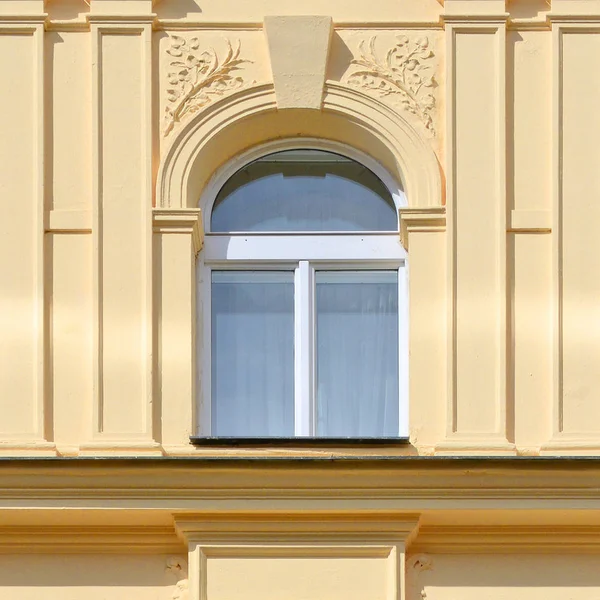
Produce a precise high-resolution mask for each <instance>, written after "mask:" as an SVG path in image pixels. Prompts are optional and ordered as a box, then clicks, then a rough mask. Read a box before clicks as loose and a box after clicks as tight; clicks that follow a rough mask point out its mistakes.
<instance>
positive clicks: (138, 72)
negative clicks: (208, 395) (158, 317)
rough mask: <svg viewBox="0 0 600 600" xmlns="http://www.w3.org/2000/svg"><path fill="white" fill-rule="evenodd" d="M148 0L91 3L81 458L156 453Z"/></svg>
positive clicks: (150, 26) (150, 7) (150, 28)
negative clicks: (89, 278)
mask: <svg viewBox="0 0 600 600" xmlns="http://www.w3.org/2000/svg"><path fill="white" fill-rule="evenodd" d="M151 10H152V4H151V2H150V1H149V0H126V1H120V0H119V1H113V0H92V4H91V11H90V15H89V22H90V27H91V40H92V105H93V108H92V128H93V137H92V165H93V167H92V168H93V196H92V239H93V243H92V246H93V273H94V275H93V299H94V377H93V405H92V407H91V408H92V410H91V423H90V425H91V436H90V440H89V442H88V443H86V444H84V445H83V446H82V447H81V451H82V452H84V453H85V452H88V451H89V452H93V453H98V452H103V451H106V452H107V453H124V454H127V453H135V454H140V453H150V454H154V453H160V446H159V444H158V442H157V439H156V437H157V432H156V422H157V420H158V419H157V414H156V411H157V410H158V408H159V407H157V406H156V404H155V403H153V385H154V374H153V339H154V334H153V307H152V290H153V283H152V198H153V191H152V180H153V175H152V173H153V168H152V155H153V152H152V145H153V133H152V132H153V119H152V98H153V93H152V23H153V20H154V15H153V14H152V12H151Z"/></svg>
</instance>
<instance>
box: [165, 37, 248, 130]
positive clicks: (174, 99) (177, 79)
mask: <svg viewBox="0 0 600 600" xmlns="http://www.w3.org/2000/svg"><path fill="white" fill-rule="evenodd" d="M199 47H200V44H199V42H198V38H192V39H190V40H189V41H188V40H185V39H184V38H182V37H180V36H178V35H173V36H171V37H170V40H169V47H168V48H167V54H169V55H170V56H171V57H173V60H171V62H170V63H169V67H170V69H169V72H168V73H167V82H168V84H169V88H168V89H167V102H169V103H170V105H168V106H166V107H165V117H164V121H165V124H164V135H165V136H167V135H169V133H171V131H172V130H173V127H175V125H176V124H177V123H179V122H180V121H182V120H183V119H184V118H185V117H186V116H188V115H191V114H194V113H196V112H198V111H199V110H200V109H201V108H202V107H204V106H206V105H207V104H209V103H210V102H211V101H212V100H213V99H214V98H215V97H217V96H223V95H224V94H226V93H228V92H231V91H233V90H236V89H239V88H241V87H243V86H244V85H245V82H244V79H243V78H242V77H240V76H235V75H233V74H232V73H233V72H234V71H236V70H239V69H240V68H241V65H243V64H244V63H249V62H252V61H249V60H245V59H242V58H240V47H241V46H240V42H239V41H238V42H237V43H236V45H235V47H234V46H232V45H231V43H230V42H229V40H227V52H226V54H225V56H224V57H223V58H222V59H220V58H219V55H218V54H217V52H216V50H215V49H214V48H210V49H209V50H205V51H203V52H198V49H199Z"/></svg>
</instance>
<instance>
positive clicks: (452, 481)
mask: <svg viewBox="0 0 600 600" xmlns="http://www.w3.org/2000/svg"><path fill="white" fill-rule="evenodd" d="M0 477H1V478H2V486H1V487H0V507H11V506H19V507H23V508H36V507H37V508H54V507H65V508H81V507H85V508H99V509H106V508H131V509H138V508H157V509H164V510H169V511H172V510H175V511H178V510H182V511H186V510H241V509H244V510H265V509H266V510H309V509H310V510H400V511H406V512H410V511H415V510H417V511H421V510H464V509H469V510H476V509H489V510H515V509H527V510H529V509H532V508H544V509H556V510H570V509H600V487H599V486H598V484H597V482H598V481H600V460H598V459H597V458H582V457H577V458H575V457H574V458H564V459H557V458H550V457H548V458H534V459H532V458H500V457H495V458H471V457H469V458H455V457H447V458H446V457H444V458H441V457H440V458H430V457H402V458H398V457H394V458H382V457H377V458H373V457H371V458H368V459H364V460H362V459H360V458H356V457H352V458H339V459H335V458H331V457H330V458H327V457H313V458H302V457H296V458H266V457H265V458H233V457H227V458H218V457H211V458H119V459H117V458H104V459H102V458H91V457H90V458H72V459H71V458H62V459H60V458H59V459H56V458H30V459H6V458H5V459H0Z"/></svg>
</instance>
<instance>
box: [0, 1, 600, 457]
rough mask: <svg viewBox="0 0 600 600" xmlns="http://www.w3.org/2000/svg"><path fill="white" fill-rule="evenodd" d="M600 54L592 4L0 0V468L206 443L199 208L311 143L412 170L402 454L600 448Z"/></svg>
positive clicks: (406, 230) (598, 20)
mask: <svg viewBox="0 0 600 600" xmlns="http://www.w3.org/2000/svg"><path fill="white" fill-rule="evenodd" d="M314 14H317V15H322V17H321V18H319V19H316V18H310V16H311V15H314ZM303 15H304V17H305V18H298V17H302V16H303ZM265 17H268V18H267V20H266V21H265ZM265 22H266V27H265V26H263V23H265ZM370 40H373V42H372V44H373V45H372V46H370V45H369V42H370ZM396 44H407V45H408V47H409V48H410V49H411V50H414V51H415V52H416V53H417V54H416V61H417V62H416V63H414V64H413V65H412V66H414V67H415V71H414V72H419V73H421V74H422V76H423V77H429V76H433V78H434V81H435V84H434V85H433V86H432V87H427V88H421V89H419V90H415V89H413V96H412V98H411V99H410V100H409V101H408V103H407V104H406V103H405V104H403V103H402V100H403V99H404V100H406V98H405V97H404V98H403V96H402V95H401V94H389V95H384V96H382V95H381V93H380V92H379V91H378V90H377V88H376V86H377V85H378V84H379V82H380V81H381V77H380V76H381V75H384V76H385V75H386V73H385V72H384V71H385V65H384V64H383V63H381V64H380V67H379V68H380V71H379V72H378V73H377V72H374V71H373V68H374V67H370V69H371V75H370V76H368V77H366V78H362V79H361V78H360V77H357V76H355V75H354V73H356V72H357V70H360V68H359V65H357V64H355V63H353V62H352V61H353V60H354V61H355V60H363V61H364V60H376V61H377V60H379V61H380V62H381V61H382V60H383V57H385V55H386V53H387V52H388V50H390V49H391V48H393V47H394V45H396ZM419 44H421V46H420V47H419ZM230 48H231V53H232V54H231V55H230V56H229V59H228V58H227V55H228V52H230ZM419 48H420V49H419ZM181 51H186V52H188V51H189V52H188V53H189V54H191V55H194V56H196V57H197V58H202V56H204V57H207V56H208V55H207V54H204V55H203V54H202V53H213V54H211V55H210V56H209V59H210V60H211V61H218V64H217V66H214V63H213V68H216V69H217V70H216V71H215V73H214V77H215V80H216V81H218V82H219V85H218V86H212V87H211V86H205V87H203V86H202V85H200V95H199V96H197V97H196V99H195V100H194V99H192V101H188V102H182V99H183V96H182V94H185V90H183V87H182V79H185V74H181V77H179V72H180V71H181V67H179V66H177V65H173V64H172V63H174V62H176V61H177V60H178V59H179V58H180V57H179V56H178V55H179V54H180V53H181ZM361 53H362V59H361ZM184 58H185V56H184ZM228 60H229V61H239V62H235V64H233V66H235V67H236V68H235V69H234V70H233V71H231V73H230V74H231V75H232V76H233V77H234V78H235V79H228V78H227V75H228V73H227V72H224V71H222V70H221V71H219V69H222V68H223V64H225V69H227V65H229V66H232V63H228V62H227V61H228ZM599 61H600V7H599V6H598V3H597V2H595V1H594V0H578V1H577V2H571V1H569V2H566V1H565V0H554V2H553V3H550V2H549V1H548V2H546V0H513V1H512V2H507V3H506V4H505V3H504V2H503V1H502V0H445V2H441V1H440V2H438V1H435V0H425V1H423V0H374V1H373V2H368V3H365V2H358V1H354V0H352V1H348V0H346V1H344V2H342V1H341V0H321V1H320V2H318V3H315V2H308V1H307V2H303V3H301V4H298V3H296V4H294V5H293V6H292V5H289V4H286V3H283V4H282V3H281V2H272V1H271V0H261V1H258V2H257V1H254V0H253V1H246V0H223V1H221V2H218V3H214V2H203V1H202V0H197V1H196V0H162V1H161V2H155V3H154V4H153V3H152V2H151V1H150V0H92V1H91V4H90V5H89V6H88V5H87V4H86V3H85V2H83V1H82V0H81V1H80V0H69V1H68V2H67V1H64V2H63V1H62V0H51V1H48V2H45V3H44V2H43V1H42V0H0V72H1V73H2V81H3V82H4V85H5V88H6V89H7V90H9V93H6V94H4V95H2V98H1V99H0V102H2V103H3V107H2V108H3V110H1V111H0V130H1V131H2V138H1V139H0V165H2V166H1V170H0V202H2V208H3V214H4V218H3V219H2V223H1V225H0V276H1V278H2V279H1V281H2V293H1V298H0V301H1V307H2V310H1V311H0V315H1V316H0V320H1V325H0V329H1V331H2V335H1V336H0V453H4V454H13V455H29V454H34V455H39V454H42V455H44V454H47V455H55V454H59V455H78V454H92V455H93V454H114V453H117V454H134V455H138V454H143V453H146V454H164V453H166V454H175V455H177V454H189V453H200V452H206V450H204V451H201V450H195V449H193V448H192V447H191V446H190V445H189V443H188V437H189V435H190V434H191V433H193V432H194V429H195V421H194V419H195V417H194V413H195V409H194V407H195V403H196V388H197V387H198V382H197V378H196V374H197V369H196V364H197V360H198V354H199V352H201V351H202V348H200V347H196V346H197V344H196V337H195V331H196V329H197V325H196V321H197V315H196V311H195V298H194V294H195V285H194V280H193V278H194V260H195V259H194V256H195V253H196V252H197V251H198V250H199V248H200V245H201V219H200V215H199V211H198V210H197V206H198V202H199V201H200V197H201V196H202V195H203V194H206V193H210V192H207V191H206V190H210V189H211V188H210V180H211V177H212V176H213V175H214V173H215V172H217V171H218V170H219V168H221V167H222V166H223V165H225V164H226V163H227V162H228V161H229V160H230V159H232V158H233V157H235V156H236V155H238V154H239V153H241V152H242V151H244V150H246V149H247V148H249V147H252V146H256V145H259V144H261V143H264V142H267V141H269V140H272V139H274V138H279V137H293V136H310V137H317V138H328V139H331V140H334V141H338V142H342V143H346V144H348V145H352V146H354V147H356V148H358V149H360V150H362V151H364V152H367V153H369V154H371V155H372V156H373V157H374V158H375V159H377V160H379V161H380V162H381V163H382V164H383V165H384V166H385V167H386V168H387V169H388V170H389V171H390V173H391V174H392V175H393V176H396V177H398V178H400V177H401V178H402V179H403V180H404V184H405V187H406V190H407V193H408V198H409V205H410V206H409V208H408V209H407V210H405V211H404V212H403V214H402V242H403V243H404V244H405V245H406V246H408V247H409V256H410V277H411V281H410V304H411V316H410V336H411V337H410V352H411V358H410V406H411V412H410V431H411V442H412V444H413V446H414V448H415V449H416V451H418V452H419V453H421V454H434V453H439V454H457V453H460V454H465V453H466V454H496V453H498V454H527V455H537V454H539V453H549V454H553V453H560V454H562V453H583V454H599V453H600V427H599V426H598V422H599V419H598V417H599V416H600V415H599V413H598V411H599V410H600V409H599V408H598V403H597V401H596V396H597V394H598V391H599V390H600V379H599V375H598V373H599V372H600V370H599V369H598V368H597V360H596V356H597V355H598V350H599V348H598V345H599V343H600V342H598V340H600V331H597V329H598V326H597V323H598V322H599V315H598V314H597V312H598V309H597V306H598V302H597V301H596V300H597V299H596V296H597V295H598V292H600V279H599V278H598V275H597V273H598V272H599V269H598V268H597V266H598V265H597V264H596V263H597V262H598V259H597V256H598V255H599V254H600V252H599V251H600V247H598V241H597V240H598V236H597V235H596V231H595V229H596V228H595V222H596V221H595V216H596V214H595V213H596V212H597V211H598V210H600V209H598V207H597V206H596V197H597V195H598V191H599V188H600V179H599V176H598V169H597V164H598V162H599V159H600V156H599V155H598V152H599V150H598V149H597V148H598V144H597V143H596V140H597V138H598V135H599V134H600V117H599V116H598V111H597V110H596V107H597V105H598V102H599V101H600V95H599V94H600V92H599V91H598V90H599V89H600V87H599V85H598V78H597V75H596V73H597V72H598V69H597V67H598V63H599ZM381 69H383V70H381ZM375 71H377V69H375ZM173 74H174V75H173ZM387 75H393V73H390V72H388V73H387ZM370 77H372V78H371V79H370ZM238 78H239V79H238ZM219 86H220V87H219ZM429 94H431V95H432V96H433V100H432V99H431V98H430V97H429ZM407 106H408V108H409V110H407ZM411 111H412V112H411ZM153 206H154V207H155V208H154V209H153V208H152V207H153ZM242 451H243V450H242ZM384 451H385V452H389V451H390V450H389V449H384ZM396 451H397V450H396ZM414 451H415V450H414V449H412V448H411V449H407V450H406V452H414ZM402 452H404V450H402Z"/></svg>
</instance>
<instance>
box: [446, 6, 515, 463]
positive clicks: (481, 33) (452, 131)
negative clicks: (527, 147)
mask: <svg viewBox="0 0 600 600" xmlns="http://www.w3.org/2000/svg"><path fill="white" fill-rule="evenodd" d="M507 17H508V15H507V14H506V13H505V7H504V1H503V0H446V2H445V5H444V17H443V19H444V24H445V30H446V57H447V61H446V64H447V71H446V82H447V115H446V116H447V119H446V121H447V131H446V140H447V149H446V156H447V161H448V164H447V195H446V201H447V210H448V235H447V244H448V245H447V256H448V266H447V278H448V279H447V297H448V348H447V356H448V365H447V382H448V391H447V398H448V404H447V416H446V421H447V431H446V439H445V440H444V441H443V442H442V443H440V444H437V446H436V451H437V452H438V453H450V454H457V453H469V454H478V453H481V454H511V453H514V452H515V449H514V444H513V443H512V442H511V441H510V440H509V438H510V437H511V436H512V431H511V423H510V417H509V415H510V410H509V408H510V404H511V399H510V398H511V393H510V390H509V389H508V386H507V352H508V348H507V310H508V305H507V245H506V229H507V203H506V21H507Z"/></svg>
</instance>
